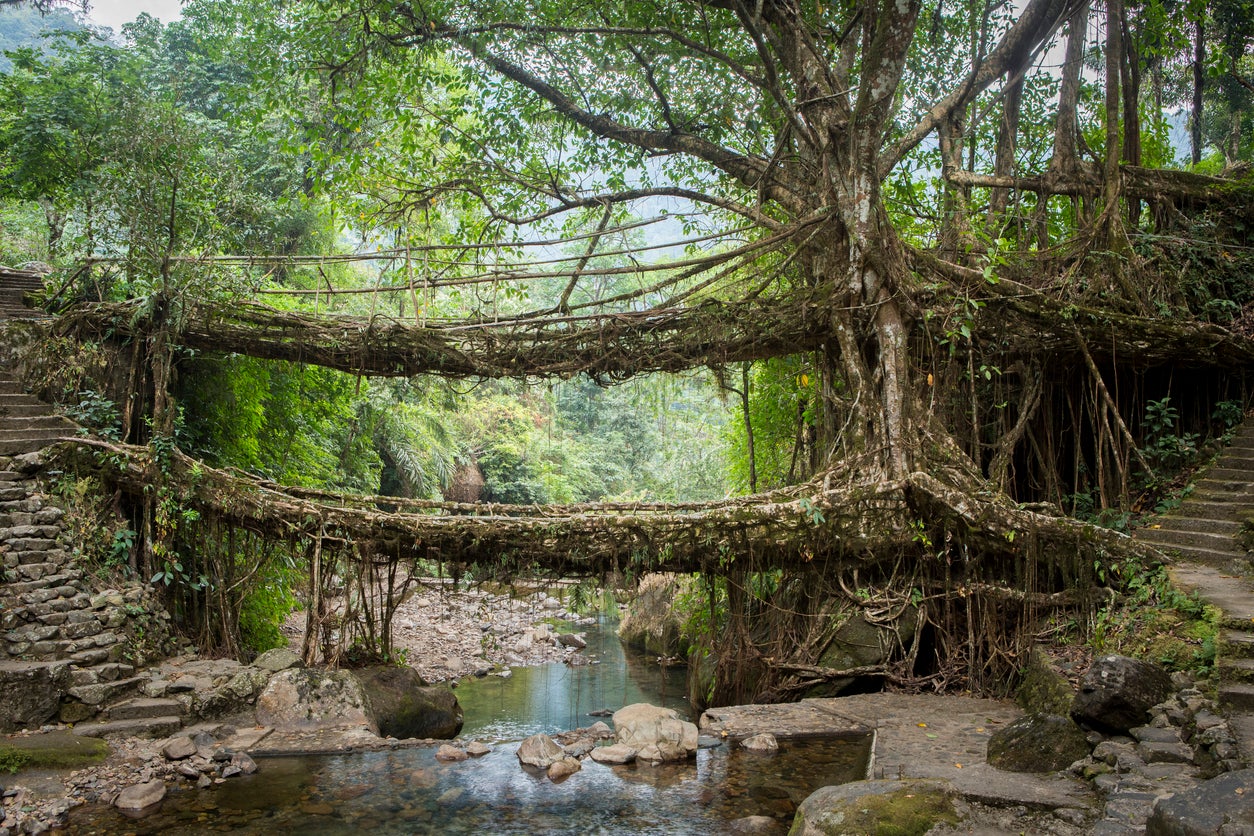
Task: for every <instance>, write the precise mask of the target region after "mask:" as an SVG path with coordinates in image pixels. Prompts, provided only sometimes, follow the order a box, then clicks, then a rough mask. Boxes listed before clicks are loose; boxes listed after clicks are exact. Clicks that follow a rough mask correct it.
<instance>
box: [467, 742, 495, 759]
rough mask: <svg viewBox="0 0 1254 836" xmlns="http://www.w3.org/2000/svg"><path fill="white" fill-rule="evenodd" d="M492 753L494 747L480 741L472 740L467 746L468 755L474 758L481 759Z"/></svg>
mask: <svg viewBox="0 0 1254 836" xmlns="http://www.w3.org/2000/svg"><path fill="white" fill-rule="evenodd" d="M491 751H492V747H491V746H489V745H488V744H486V743H483V742H481V741H478V740H472V741H470V742H469V743H467V744H466V754H467V755H470V756H471V757H472V758H479V757H483V756H484V755H486V754H487V753H488V752H491Z"/></svg>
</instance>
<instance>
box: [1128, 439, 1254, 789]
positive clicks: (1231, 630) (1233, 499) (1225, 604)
mask: <svg viewBox="0 0 1254 836" xmlns="http://www.w3.org/2000/svg"><path fill="white" fill-rule="evenodd" d="M1193 484H1194V490H1193V493H1192V494H1191V495H1189V496H1188V497H1187V498H1185V499H1184V500H1183V501H1182V502H1181V503H1180V507H1179V508H1176V509H1175V510H1173V511H1171V512H1169V513H1167V514H1164V515H1163V516H1161V517H1159V518H1158V519H1157V520H1156V521H1155V522H1154V524H1152V525H1150V526H1148V527H1146V528H1143V529H1140V530H1139V531H1137V532H1136V539H1137V540H1138V541H1139V542H1142V543H1144V544H1146V545H1149V546H1152V547H1154V548H1155V549H1157V550H1158V551H1160V552H1162V553H1163V554H1164V555H1166V556H1167V557H1168V558H1170V559H1171V560H1172V564H1171V566H1170V571H1171V576H1172V579H1173V581H1174V582H1175V584H1176V585H1177V586H1178V587H1179V588H1181V589H1183V590H1185V591H1187V592H1196V593H1197V594H1198V595H1199V596H1200V597H1201V598H1202V600H1204V601H1206V602H1207V603H1208V604H1211V605H1212V606H1214V607H1216V608H1217V609H1219V610H1220V611H1221V612H1222V620H1221V629H1220V635H1219V641H1218V642H1217V643H1216V645H1217V646H1216V660H1215V664H1216V671H1217V673H1218V680H1219V683H1218V698H1219V703H1220V705H1221V706H1222V707H1223V708H1224V709H1225V711H1226V712H1227V713H1228V714H1229V723H1230V726H1231V727H1232V729H1233V732H1234V733H1235V734H1236V736H1237V742H1238V746H1239V748H1240V753H1241V759H1242V760H1243V761H1245V762H1246V764H1254V567H1252V566H1251V561H1250V554H1249V553H1248V552H1247V551H1246V549H1245V547H1244V546H1243V545H1242V543H1241V539H1240V536H1239V535H1240V533H1241V531H1242V528H1243V526H1244V524H1245V520H1246V519H1254V421H1247V422H1246V423H1245V424H1244V425H1243V426H1242V427H1241V428H1240V430H1238V432H1237V433H1236V435H1235V436H1234V437H1233V439H1232V441H1231V443H1230V444H1229V445H1228V447H1227V448H1226V449H1225V450H1224V451H1223V453H1222V454H1221V455H1220V457H1219V459H1218V461H1216V463H1215V464H1214V465H1213V466H1211V467H1210V468H1209V469H1208V470H1206V471H1205V472H1204V473H1203V474H1202V476H1201V477H1200V478H1199V479H1197V480H1196V481H1195V482H1194V483H1193Z"/></svg>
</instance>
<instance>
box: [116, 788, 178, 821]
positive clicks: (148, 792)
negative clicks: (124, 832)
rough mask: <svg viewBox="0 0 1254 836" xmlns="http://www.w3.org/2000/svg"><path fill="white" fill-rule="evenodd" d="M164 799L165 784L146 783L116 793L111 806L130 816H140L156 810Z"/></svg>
mask: <svg viewBox="0 0 1254 836" xmlns="http://www.w3.org/2000/svg"><path fill="white" fill-rule="evenodd" d="M163 798H165V782H163V781H146V782H145V783H142V784H134V785H132V786H129V787H127V788H126V789H124V790H122V791H121V792H120V793H118V797H117V798H116V799H114V801H113V806H114V807H117V808H118V809H119V810H121V811H122V812H123V813H126V814H127V815H131V816H142V815H145V814H146V813H151V812H153V811H154V810H156V808H157V805H158V804H160V803H161V799H163Z"/></svg>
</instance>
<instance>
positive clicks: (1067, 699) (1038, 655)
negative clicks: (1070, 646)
mask: <svg viewBox="0 0 1254 836" xmlns="http://www.w3.org/2000/svg"><path fill="white" fill-rule="evenodd" d="M1074 699H1075V689H1073V688H1072V687H1071V683H1070V682H1069V681H1068V680H1067V678H1066V677H1065V676H1063V674H1062V671H1060V670H1058V667H1057V666H1056V665H1055V664H1054V660H1053V659H1051V658H1050V657H1049V654H1047V653H1045V652H1044V651H1043V650H1041V649H1040V648H1039V647H1034V648H1032V652H1031V653H1030V654H1029V655H1028V664H1027V668H1026V669H1025V670H1024V672H1023V682H1022V683H1021V684H1020V685H1019V690H1018V691H1016V692H1015V702H1016V703H1018V704H1019V707H1020V708H1022V709H1023V710H1024V711H1026V712H1028V713H1029V714H1059V715H1062V716H1066V715H1067V714H1068V713H1070V711H1071V703H1072V700H1074Z"/></svg>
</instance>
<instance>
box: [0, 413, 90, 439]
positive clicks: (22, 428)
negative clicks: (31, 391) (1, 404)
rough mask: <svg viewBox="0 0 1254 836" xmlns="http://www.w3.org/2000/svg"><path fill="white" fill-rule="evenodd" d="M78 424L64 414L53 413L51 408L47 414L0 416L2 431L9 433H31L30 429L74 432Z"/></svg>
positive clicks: (0, 431)
mask: <svg viewBox="0 0 1254 836" xmlns="http://www.w3.org/2000/svg"><path fill="white" fill-rule="evenodd" d="M77 429H78V425H77V424H75V423H74V422H73V421H71V420H70V419H69V418H66V417H65V416H64V415H56V414H53V413H52V411H51V410H49V411H48V413H47V414H45V415H4V416H0V433H3V434H8V435H29V433H30V431H37V430H60V431H62V432H66V431H68V432H70V433H73V432H74V431H76V430H77Z"/></svg>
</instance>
